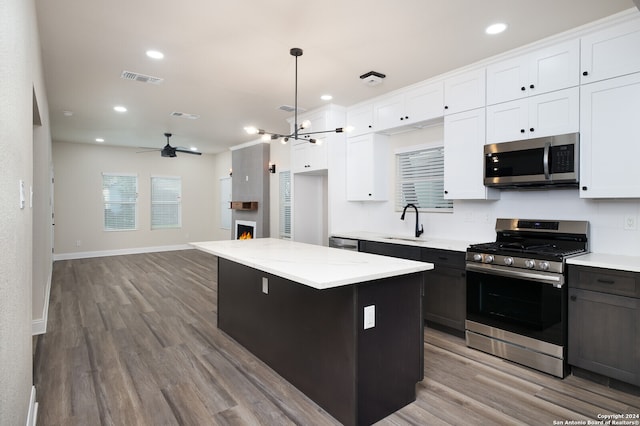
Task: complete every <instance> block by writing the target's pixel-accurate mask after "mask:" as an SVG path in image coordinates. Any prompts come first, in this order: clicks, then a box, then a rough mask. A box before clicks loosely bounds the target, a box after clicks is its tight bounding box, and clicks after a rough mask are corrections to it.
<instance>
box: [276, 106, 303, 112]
mask: <svg viewBox="0 0 640 426" xmlns="http://www.w3.org/2000/svg"><path fill="white" fill-rule="evenodd" d="M278 109H279V110H282V111H286V112H294V111H295V110H296V108H295V107H293V106H291V105H280V106H279V107H278ZM305 111H306V109H304V108H300V107H298V113H301V112H305Z"/></svg>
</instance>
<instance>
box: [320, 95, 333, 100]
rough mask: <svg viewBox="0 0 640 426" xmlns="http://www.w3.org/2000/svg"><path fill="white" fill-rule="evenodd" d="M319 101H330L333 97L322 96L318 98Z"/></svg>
mask: <svg viewBox="0 0 640 426" xmlns="http://www.w3.org/2000/svg"><path fill="white" fill-rule="evenodd" d="M320 99H322V100H323V101H330V100H331V99H333V96H331V95H322V96H320Z"/></svg>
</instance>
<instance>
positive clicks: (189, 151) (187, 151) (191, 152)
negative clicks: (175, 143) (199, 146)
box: [176, 148, 202, 155]
mask: <svg viewBox="0 0 640 426" xmlns="http://www.w3.org/2000/svg"><path fill="white" fill-rule="evenodd" d="M176 152H184V153H185V154H193V155H202V153H201V152H198V151H191V150H190V149H183V148H176Z"/></svg>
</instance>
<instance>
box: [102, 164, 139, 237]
mask: <svg viewBox="0 0 640 426" xmlns="http://www.w3.org/2000/svg"><path fill="white" fill-rule="evenodd" d="M102 200H103V203H104V230H105V231H130V230H135V229H136V228H137V223H136V222H137V220H136V219H137V210H138V176H137V175H133V174H116V173H103V174H102Z"/></svg>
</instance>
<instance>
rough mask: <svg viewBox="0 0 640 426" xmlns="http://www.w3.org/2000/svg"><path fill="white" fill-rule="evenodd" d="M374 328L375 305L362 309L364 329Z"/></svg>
mask: <svg viewBox="0 0 640 426" xmlns="http://www.w3.org/2000/svg"><path fill="white" fill-rule="evenodd" d="M375 326H376V305H369V306H365V307H364V329H365V330H366V329H368V328H373V327H375Z"/></svg>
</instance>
